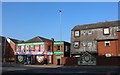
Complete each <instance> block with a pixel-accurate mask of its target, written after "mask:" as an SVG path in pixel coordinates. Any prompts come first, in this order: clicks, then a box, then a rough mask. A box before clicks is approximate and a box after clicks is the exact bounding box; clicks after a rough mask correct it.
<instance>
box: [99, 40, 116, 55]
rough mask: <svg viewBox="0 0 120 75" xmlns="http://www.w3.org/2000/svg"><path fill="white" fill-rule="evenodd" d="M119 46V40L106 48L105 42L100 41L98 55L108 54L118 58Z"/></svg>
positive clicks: (112, 41)
mask: <svg viewBox="0 0 120 75" xmlns="http://www.w3.org/2000/svg"><path fill="white" fill-rule="evenodd" d="M117 44H118V41H117V40H111V41H110V46H105V41H98V55H105V54H106V53H110V54H111V55H112V56H116V55H117V49H118V45H117Z"/></svg>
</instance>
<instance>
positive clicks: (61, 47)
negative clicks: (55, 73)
mask: <svg viewBox="0 0 120 75" xmlns="http://www.w3.org/2000/svg"><path fill="white" fill-rule="evenodd" d="M53 52H54V55H53V64H56V65H61V64H63V63H64V62H63V60H62V58H64V57H70V43H68V42H65V41H54V47H53Z"/></svg>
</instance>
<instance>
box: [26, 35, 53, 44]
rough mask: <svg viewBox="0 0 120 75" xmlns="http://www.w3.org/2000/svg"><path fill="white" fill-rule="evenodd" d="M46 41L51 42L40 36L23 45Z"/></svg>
mask: <svg viewBox="0 0 120 75" xmlns="http://www.w3.org/2000/svg"><path fill="white" fill-rule="evenodd" d="M46 41H51V40H50V39H46V38H43V37H40V36H36V37H34V38H32V39H30V40H27V41H25V43H32V42H46Z"/></svg>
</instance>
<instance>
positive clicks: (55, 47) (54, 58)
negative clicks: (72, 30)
mask: <svg viewBox="0 0 120 75" xmlns="http://www.w3.org/2000/svg"><path fill="white" fill-rule="evenodd" d="M61 46H62V49H61V51H62V52H64V44H62V45H61ZM55 51H57V45H54V46H53V52H55ZM56 60H57V58H56V55H55V54H53V64H56V65H57V61H56Z"/></svg>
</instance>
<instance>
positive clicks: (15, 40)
mask: <svg viewBox="0 0 120 75" xmlns="http://www.w3.org/2000/svg"><path fill="white" fill-rule="evenodd" d="M0 38H2V40H5V39H6V37H4V36H0ZM8 38H9V37H8ZM9 39H10V40H11V41H13V42H14V43H16V44H17V43H22V42H24V41H21V40H17V39H13V38H9Z"/></svg>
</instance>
